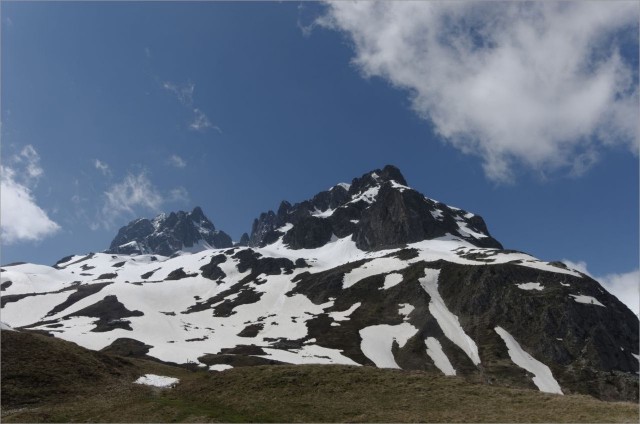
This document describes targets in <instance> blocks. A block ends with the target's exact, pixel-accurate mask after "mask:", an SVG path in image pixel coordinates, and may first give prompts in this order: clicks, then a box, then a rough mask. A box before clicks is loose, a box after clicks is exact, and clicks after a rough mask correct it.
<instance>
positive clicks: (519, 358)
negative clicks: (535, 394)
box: [494, 327, 563, 395]
mask: <svg viewBox="0 0 640 424" xmlns="http://www.w3.org/2000/svg"><path fill="white" fill-rule="evenodd" d="M494 330H495V332H496V333H498V335H499V336H500V337H501V338H502V340H503V341H504V343H505V345H506V346H507V349H508V350H509V357H510V358H511V360H512V361H513V363H514V364H516V365H517V366H519V367H520V368H524V369H525V370H527V371H529V372H530V373H532V374H533V375H534V377H533V383H534V384H535V385H536V386H537V387H538V389H539V390H540V391H541V392H546V393H556V394H559V395H561V394H563V393H562V389H561V388H560V385H559V384H558V382H557V381H556V379H555V378H553V374H551V370H550V369H549V367H548V366H546V365H545V364H543V363H542V362H540V361H538V360H536V359H535V358H534V357H533V356H531V355H529V354H528V353H527V352H525V351H524V349H522V347H521V346H520V344H519V343H518V342H517V341H516V339H514V338H513V336H512V335H511V334H509V333H508V332H507V331H506V330H505V329H504V328H502V327H495V328H494Z"/></svg>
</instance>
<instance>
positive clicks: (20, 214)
mask: <svg viewBox="0 0 640 424" xmlns="http://www.w3.org/2000/svg"><path fill="white" fill-rule="evenodd" d="M9 162H10V163H11V165H10V166H0V179H1V180H0V219H1V224H0V229H1V232H2V243H3V244H6V245H8V244H13V243H16V242H20V241H39V240H42V239H43V238H45V237H48V236H51V235H53V234H55V233H56V232H57V231H58V230H59V229H60V226H59V225H58V224H57V223H56V222H54V221H53V220H51V218H49V216H48V215H47V213H46V212H45V211H44V209H42V208H41V207H40V206H38V205H37V203H36V199H35V198H34V196H33V193H32V189H33V188H34V187H35V185H36V184H37V182H38V180H39V179H40V178H41V177H42V176H43V175H44V171H43V169H42V167H40V156H39V155H38V153H37V151H36V150H35V149H34V148H33V146H31V145H28V146H26V147H24V148H23V149H22V151H21V152H20V153H19V154H17V155H15V156H13V157H12V158H11V159H10V160H9Z"/></svg>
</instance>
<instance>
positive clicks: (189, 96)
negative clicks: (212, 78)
mask: <svg viewBox="0 0 640 424" xmlns="http://www.w3.org/2000/svg"><path fill="white" fill-rule="evenodd" d="M162 88H164V89H165V90H167V91H170V92H171V93H173V94H174V95H175V96H176V97H177V99H178V100H179V101H180V103H182V104H183V105H184V106H192V105H193V91H194V90H195V89H196V85H195V84H194V83H192V82H188V83H186V84H174V83H172V82H168V81H166V82H164V83H163V84H162Z"/></svg>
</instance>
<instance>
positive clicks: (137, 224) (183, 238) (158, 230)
mask: <svg viewBox="0 0 640 424" xmlns="http://www.w3.org/2000/svg"><path fill="white" fill-rule="evenodd" d="M232 245H233V243H232V242H231V237H229V236H228V235H227V234H226V233H225V232H224V231H218V230H216V228H215V227H214V225H213V223H212V222H211V221H209V219H208V218H207V217H206V216H205V215H204V213H203V212H202V209H201V208H200V207H196V208H194V209H193V211H192V212H184V211H179V212H171V213H170V214H169V215H167V214H164V213H163V214H160V215H158V216H156V217H155V218H153V219H151V220H150V219H147V218H140V219H136V220H133V221H131V222H130V223H129V224H127V225H125V226H124V227H122V228H120V231H118V234H117V235H116V237H115V238H114V239H113V241H112V242H111V246H110V247H109V249H108V250H106V252H107V253H116V254H119V253H123V254H128V255H131V254H153V253H155V254H159V255H165V256H171V255H173V254H174V253H177V252H189V253H191V252H199V251H202V250H206V249H214V248H225V247H231V246H232Z"/></svg>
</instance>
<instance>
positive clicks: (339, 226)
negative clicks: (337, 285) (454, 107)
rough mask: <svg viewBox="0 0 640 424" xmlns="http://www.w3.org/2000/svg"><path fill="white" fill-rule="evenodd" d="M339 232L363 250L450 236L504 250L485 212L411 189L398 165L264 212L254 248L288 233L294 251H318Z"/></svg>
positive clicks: (252, 240) (255, 229) (257, 223)
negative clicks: (473, 211) (491, 231)
mask: <svg viewBox="0 0 640 424" xmlns="http://www.w3.org/2000/svg"><path fill="white" fill-rule="evenodd" d="M287 224H290V225H291V226H290V227H287V226H286V225H287ZM285 233H286V234H285ZM333 235H335V236H336V237H339V238H343V237H347V236H349V235H351V236H352V238H353V240H354V241H355V242H356V245H357V246H358V248H360V249H363V250H377V249H385V248H390V247H397V246H402V245H405V244H407V243H414V242H418V241H422V240H428V239H434V238H438V237H444V236H452V237H457V238H461V239H464V240H466V241H468V242H470V243H471V244H474V245H475V246H478V247H490V248H498V249H500V248H502V245H501V244H500V243H499V242H498V241H497V240H495V239H494V238H493V237H491V235H490V234H489V231H488V230H487V226H486V224H485V222H484V220H483V219H482V218H481V217H480V216H477V215H474V214H471V213H467V212H466V211H463V210H460V209H455V208H450V207H448V206H447V205H444V204H442V203H439V202H436V201H434V200H431V199H429V198H426V197H424V196H423V195H422V194H420V193H418V192H417V191H415V190H413V189H411V188H409V187H407V182H406V180H405V179H404V177H403V176H402V173H401V172H400V170H399V169H398V168H396V167H394V166H392V165H387V166H385V167H384V168H383V169H382V170H380V169H376V170H374V171H371V172H369V173H367V174H364V175H363V176H362V177H360V178H355V179H354V180H353V181H352V182H351V184H350V185H349V184H338V185H336V186H334V187H332V188H330V189H329V190H327V191H323V192H321V193H318V194H316V195H315V196H314V197H313V198H312V199H311V200H305V201H304V202H301V203H296V204H295V205H291V204H290V203H289V202H286V201H283V202H282V203H281V204H280V207H279V208H278V212H277V213H276V212H273V211H268V212H264V213H262V214H261V215H260V217H258V218H257V219H256V220H255V221H254V223H253V227H252V231H251V237H250V238H249V246H258V247H262V246H265V245H268V244H271V243H273V242H275V241H277V240H278V239H279V238H280V237H282V236H284V237H283V242H284V243H285V244H287V245H288V246H289V247H290V248H292V249H313V248H317V247H320V246H323V245H324V244H326V243H327V242H329V241H330V240H331V238H332V236H333Z"/></svg>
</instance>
